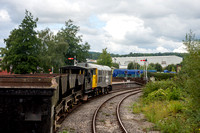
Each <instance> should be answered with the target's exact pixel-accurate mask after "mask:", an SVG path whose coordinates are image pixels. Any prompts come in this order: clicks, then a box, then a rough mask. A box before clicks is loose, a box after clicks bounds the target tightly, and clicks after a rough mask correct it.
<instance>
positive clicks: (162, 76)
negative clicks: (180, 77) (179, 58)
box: [141, 72, 176, 81]
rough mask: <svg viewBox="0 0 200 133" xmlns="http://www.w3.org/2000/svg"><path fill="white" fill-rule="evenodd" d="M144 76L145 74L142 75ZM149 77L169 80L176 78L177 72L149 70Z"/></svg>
mask: <svg viewBox="0 0 200 133" xmlns="http://www.w3.org/2000/svg"><path fill="white" fill-rule="evenodd" d="M141 76H142V77H143V76H144V75H143V74H142V75H141ZM147 76H148V78H150V77H154V78H155V79H156V80H159V81H160V80H167V79H171V78H174V77H175V76H176V74H174V73H153V72H148V73H147Z"/></svg>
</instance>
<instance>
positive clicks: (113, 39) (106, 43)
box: [0, 0, 200, 54]
mask: <svg viewBox="0 0 200 133" xmlns="http://www.w3.org/2000/svg"><path fill="white" fill-rule="evenodd" d="M199 5H200V1H199V0H73V1H72V0H28V1H27V0H0V47H5V43H4V39H6V38H8V36H9V35H10V32H11V31H12V30H13V29H14V28H18V26H19V25H20V24H21V22H22V20H23V19H24V16H25V10H28V11H30V12H31V13H32V15H33V16H34V18H39V21H38V23H37V29H36V30H38V31H40V30H43V29H45V28H47V27H48V28H50V29H51V31H53V32H54V33H55V34H56V33H57V32H58V31H59V30H60V29H61V28H62V27H64V24H65V21H67V20H69V19H71V20H73V23H74V24H75V25H77V26H79V27H80V31H79V34H80V35H82V36H83V37H82V39H83V42H88V43H89V44H90V46H91V49H90V51H94V52H101V51H102V49H104V48H107V51H108V52H109V53H114V54H129V53H130V52H132V53H157V52H161V53H162V52H186V50H185V47H184V45H183V42H182V41H183V40H184V39H185V35H186V33H189V31H190V30H192V31H193V33H195V35H196V37H197V38H198V36H199V35H200V8H199Z"/></svg>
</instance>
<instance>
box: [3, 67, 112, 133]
mask: <svg viewBox="0 0 200 133" xmlns="http://www.w3.org/2000/svg"><path fill="white" fill-rule="evenodd" d="M111 90H112V71H111V68H110V67H108V66H102V65H96V64H90V63H80V64H77V66H64V67H61V68H60V73H59V74H21V75H3V76H0V132H8V133H9V132H15V133H53V132H55V131H56V128H57V127H58V123H57V122H58V121H59V120H60V119H61V118H62V117H63V116H64V114H66V113H67V112H68V111H69V110H70V109H72V108H73V106H74V105H77V104H78V103H80V102H81V101H86V100H87V99H88V98H90V97H94V96H97V95H100V94H107V93H108V92H109V91H111Z"/></svg>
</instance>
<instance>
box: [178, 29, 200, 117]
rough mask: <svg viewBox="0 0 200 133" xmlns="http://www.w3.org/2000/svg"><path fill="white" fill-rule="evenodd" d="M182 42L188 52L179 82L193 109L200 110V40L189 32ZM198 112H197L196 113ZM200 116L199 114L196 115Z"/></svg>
mask: <svg viewBox="0 0 200 133" xmlns="http://www.w3.org/2000/svg"><path fill="white" fill-rule="evenodd" d="M183 44H184V45H185V46H186V48H187V51H188V52H189V54H188V56H186V57H185V59H184V60H183V65H182V66H183V67H182V69H181V72H180V74H179V78H180V79H181V84H182V85H183V88H185V90H186V92H188V93H189V94H190V97H192V98H193V103H194V104H193V105H194V109H196V108H198V110H200V105H199V103H200V93H199V92H200V88H199V86H200V82H199V81H200V75H199V73H200V69H199V66H200V62H199V60H200V56H199V55H200V40H199V39H196V38H195V35H194V34H193V33H192V32H190V33H188V34H186V37H185V40H184V41H183ZM198 114H199V113H198ZM198 118H200V115H199V116H198Z"/></svg>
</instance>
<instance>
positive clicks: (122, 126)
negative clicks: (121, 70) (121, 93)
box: [116, 91, 142, 133]
mask: <svg viewBox="0 0 200 133" xmlns="http://www.w3.org/2000/svg"><path fill="white" fill-rule="evenodd" d="M140 92H142V91H137V92H134V93H131V94H130V95H127V96H125V97H124V98H122V100H121V101H120V102H119V103H118V105H117V108H116V112H117V120H118V122H119V124H120V127H121V128H122V130H123V132H124V133H128V131H127V130H126V128H125V126H124V124H123V122H122V120H121V117H120V106H121V104H122V102H123V101H124V100H125V99H126V98H128V97H130V96H132V95H135V94H138V93H140Z"/></svg>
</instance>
